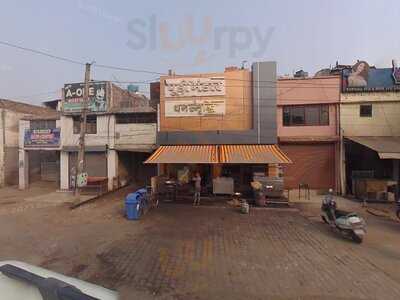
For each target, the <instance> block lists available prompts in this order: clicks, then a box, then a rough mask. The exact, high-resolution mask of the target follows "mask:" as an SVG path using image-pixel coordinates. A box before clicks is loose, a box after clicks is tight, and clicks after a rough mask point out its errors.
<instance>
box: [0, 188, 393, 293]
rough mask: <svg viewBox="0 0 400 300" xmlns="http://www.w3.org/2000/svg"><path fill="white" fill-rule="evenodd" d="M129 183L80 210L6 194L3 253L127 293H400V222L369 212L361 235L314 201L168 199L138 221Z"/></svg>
mask: <svg viewBox="0 0 400 300" xmlns="http://www.w3.org/2000/svg"><path fill="white" fill-rule="evenodd" d="M127 192H128V190H122V191H120V192H118V193H116V194H112V195H108V196H106V197H104V198H103V199H100V200H98V201H96V202H95V203H93V204H88V205H85V206H82V207H81V208H79V209H77V210H73V211H71V210H69V208H68V206H66V205H47V204H46V206H42V205H38V206H32V207H31V206H29V207H26V205H27V202H25V201H22V202H21V203H15V204H14V203H9V202H8V203H6V204H1V203H0V211H1V212H2V213H1V216H0V244H1V245H2V246H1V247H0V259H1V260H3V259H17V260H24V261H26V262H29V263H33V264H38V265H42V266H44V267H46V268H49V269H51V270H54V271H56V272H60V273H64V274H67V275H70V276H75V277H78V278H80V279H83V280H89V281H92V282H94V283H97V284H100V285H104V286H106V287H109V288H113V289H119V290H120V291H122V292H123V293H124V296H123V297H122V299H154V298H155V299H222V298H227V299H400V247H398V245H399V244H400V236H399V235H398V233H399V230H400V223H394V222H391V221H385V220H383V219H380V218H376V217H372V216H371V217H369V219H368V220H367V222H368V224H369V231H368V234H367V237H366V240H365V242H364V243H363V244H362V245H357V244H354V243H352V242H351V241H346V240H343V239H342V238H340V237H338V236H337V235H335V234H333V233H332V232H331V231H330V230H329V228H327V226H324V225H323V224H322V223H321V222H320V220H319V218H318V217H313V215H314V214H315V213H316V212H317V210H315V211H313V212H312V213H309V212H307V213H304V212H305V210H307V208H304V207H302V214H303V215H307V216H309V217H307V218H306V217H304V216H303V215H302V214H301V213H299V212H297V211H277V210H265V209H252V210H251V214H250V215H241V214H239V213H238V212H236V211H233V210H232V209H229V208H217V207H192V206H190V205H174V204H164V205H162V206H161V207H160V208H158V209H157V210H154V211H152V212H150V213H149V214H147V215H146V216H145V218H144V219H142V220H140V221H139V222H130V221H127V220H125V219H124V217H123V215H122V208H123V202H122V199H123V195H125V194H126V193H127ZM15 201H17V200H16V199H15ZM17 202H18V201H17ZM29 203H31V202H29ZM20 207H24V209H20ZM7 211H9V214H7ZM382 238H383V239H382Z"/></svg>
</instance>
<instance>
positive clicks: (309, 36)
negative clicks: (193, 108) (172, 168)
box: [0, 0, 400, 104]
mask: <svg viewBox="0 0 400 300" xmlns="http://www.w3.org/2000/svg"><path fill="white" fill-rule="evenodd" d="M399 19H400V1H398V0H383V1H379V0H376V1H374V0H336V1H328V0H302V1H289V0H276V1H275V0H270V1H268V0H260V1H252V0H247V1H232V0H230V1H229V0H227V1H225V0H221V1H216V0H214V1H211V0H202V1H177V0H169V1H151V0H147V1H127V0H125V1H122V0H120V1H118V0H114V1H105V0H98V1H95V0H68V1H66V0H65V1H63V0H37V1H33V0H32V1H29V0H26V1H22V0H2V1H1V10H0V25H1V26H0V42H8V43H12V44H16V45H19V46H22V47H27V48H32V49H36V50H40V51H44V52H47V53H50V54H53V55H57V56H61V57H66V58H70V59H73V60H76V61H80V62H94V64H93V68H92V73H91V77H92V79H96V80H112V81H118V82H126V81H129V82H131V81H139V82H142V81H149V80H154V79H156V78H157V77H158V76H159V75H158V73H167V72H168V70H169V69H172V70H173V71H174V72H176V73H178V74H190V73H199V72H219V71H223V70H224V68H225V67H226V66H241V65H242V64H244V66H246V67H249V66H250V65H251V63H252V62H256V61H276V62H277V66H278V74H279V75H284V74H293V72H294V71H296V70H299V69H303V70H305V71H308V72H310V73H311V74H313V73H315V72H316V71H318V70H320V69H322V68H326V67H329V66H330V65H334V64H335V63H336V61H339V63H342V64H353V63H354V62H355V61H356V60H357V59H360V60H366V61H367V62H368V63H369V64H370V65H376V66H377V67H390V66H391V60H392V59H398V60H399V59H400V39H399V38H398V36H399V32H398V30H397V29H396V28H398V26H397V22H398V20H399ZM96 64H104V65H112V66H116V67H123V68H130V69H134V70H146V71H150V72H147V73H140V72H128V71H119V70H112V69H102V68H99V67H96ZM151 72H154V73H151ZM83 78H84V66H82V65H79V64H71V63H67V62H63V61H59V60H55V59H52V58H49V57H46V56H40V55H36V54H33V53H29V52H26V51H22V50H17V49H15V48H11V47H8V46H4V45H1V44H0V98H5V99H13V100H20V101H24V102H28V103H34V104H39V103H40V102H42V101H46V100H51V99H57V98H59V97H60V96H61V88H62V87H63V86H64V84H65V83H71V82H80V81H83ZM120 85H122V86H126V84H122V83H120ZM139 87H140V91H142V92H144V93H148V85H147V84H144V83H143V84H142V83H140V84H139Z"/></svg>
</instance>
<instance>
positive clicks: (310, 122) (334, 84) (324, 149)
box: [277, 76, 341, 190]
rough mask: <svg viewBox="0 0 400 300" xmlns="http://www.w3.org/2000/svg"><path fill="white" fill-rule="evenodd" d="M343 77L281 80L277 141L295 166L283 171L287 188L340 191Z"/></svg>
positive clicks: (278, 100) (278, 97) (278, 90)
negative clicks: (339, 167) (304, 186)
mask: <svg viewBox="0 0 400 300" xmlns="http://www.w3.org/2000/svg"><path fill="white" fill-rule="evenodd" d="M340 80H341V79H340V76H324V77H305V78H280V79H279V80H278V82H277V125H278V141H279V144H280V146H281V148H282V150H283V151H284V152H285V153H286V154H287V155H288V156H289V157H290V158H291V159H292V161H293V164H292V165H288V166H286V167H285V168H284V174H285V185H286V187H287V188H298V186H299V184H301V183H304V184H308V185H309V187H310V188H311V189H328V188H334V189H336V190H338V189H339V186H340V185H339V178H338V177H339V173H340V172H339V170H338V165H339V163H338V160H339V150H340V148H339V140H340V138H339V121H338V120H339V101H340V82H341V81H340Z"/></svg>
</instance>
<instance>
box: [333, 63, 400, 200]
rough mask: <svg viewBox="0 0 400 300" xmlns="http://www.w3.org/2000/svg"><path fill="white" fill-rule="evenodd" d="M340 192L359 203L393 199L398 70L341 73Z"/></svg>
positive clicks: (398, 147) (398, 150)
mask: <svg viewBox="0 0 400 300" xmlns="http://www.w3.org/2000/svg"><path fill="white" fill-rule="evenodd" d="M342 77H343V78H342V93H341V103H340V122H341V128H342V134H343V139H342V187H343V188H342V189H343V191H345V192H346V193H348V194H353V195H355V196H356V197H358V198H362V199H386V198H392V199H393V198H394V193H395V192H396V190H397V189H398V182H399V159H400V122H399V117H400V69H399V68H398V67H397V64H396V63H395V62H393V66H392V68H375V67H373V66H369V64H368V63H367V62H365V61H358V62H357V63H356V64H355V65H354V66H353V67H350V68H346V69H344V70H343V71H342Z"/></svg>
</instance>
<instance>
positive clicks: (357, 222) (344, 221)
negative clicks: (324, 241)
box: [321, 198, 366, 244]
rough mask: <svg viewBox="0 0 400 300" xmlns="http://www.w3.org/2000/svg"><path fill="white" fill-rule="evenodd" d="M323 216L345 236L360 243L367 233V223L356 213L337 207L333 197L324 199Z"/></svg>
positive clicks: (323, 218) (326, 221)
mask: <svg viewBox="0 0 400 300" xmlns="http://www.w3.org/2000/svg"><path fill="white" fill-rule="evenodd" d="M321 218H322V220H323V221H324V222H325V223H327V224H329V225H330V226H331V228H333V229H334V230H335V231H338V232H339V233H340V234H341V235H342V236H343V237H345V238H350V239H352V240H353V241H354V242H356V243H358V244H360V243H362V241H363V238H364V235H365V233H366V229H365V227H366V223H365V221H364V220H363V218H361V217H360V216H358V215H357V214H356V213H348V212H345V211H342V210H338V209H337V204H336V201H335V200H333V198H331V199H328V200H327V201H326V200H324V202H323V204H322V206H321Z"/></svg>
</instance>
